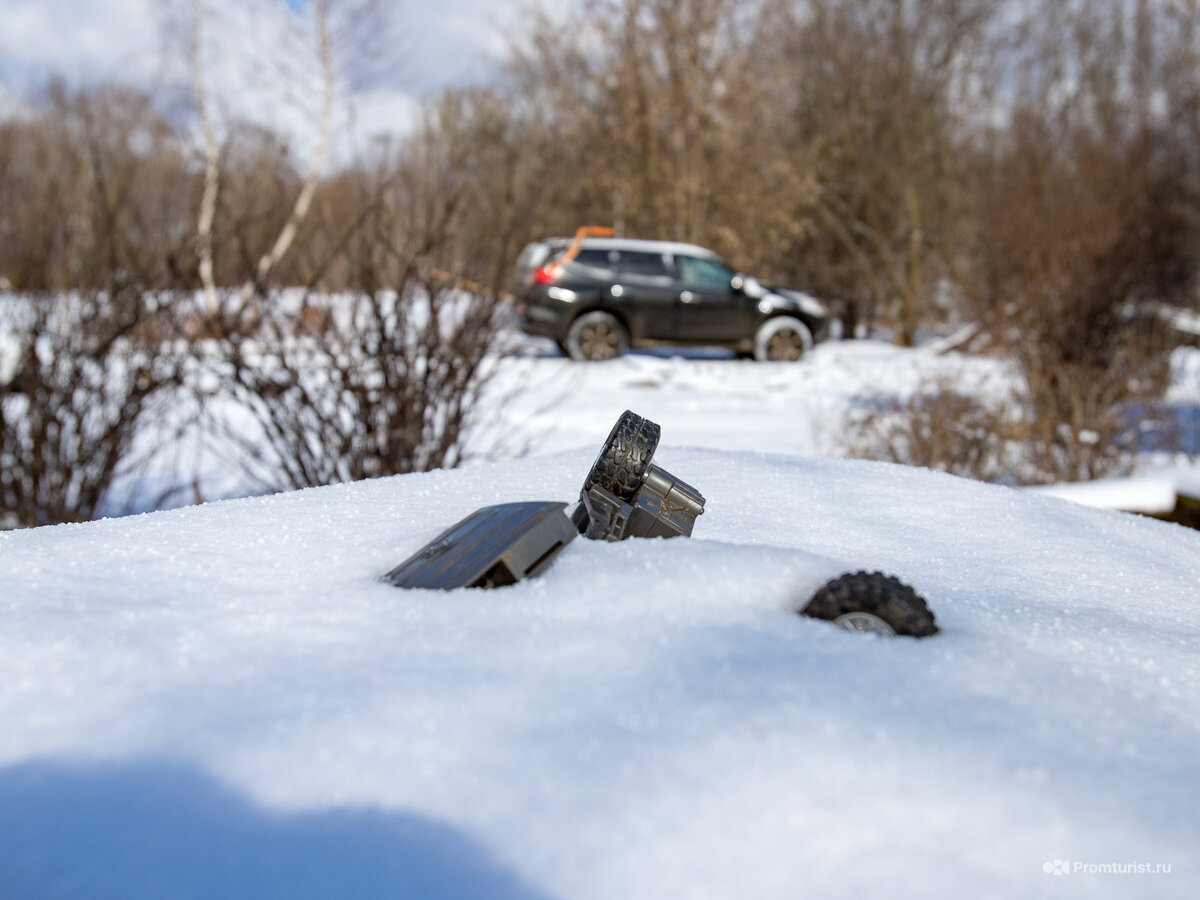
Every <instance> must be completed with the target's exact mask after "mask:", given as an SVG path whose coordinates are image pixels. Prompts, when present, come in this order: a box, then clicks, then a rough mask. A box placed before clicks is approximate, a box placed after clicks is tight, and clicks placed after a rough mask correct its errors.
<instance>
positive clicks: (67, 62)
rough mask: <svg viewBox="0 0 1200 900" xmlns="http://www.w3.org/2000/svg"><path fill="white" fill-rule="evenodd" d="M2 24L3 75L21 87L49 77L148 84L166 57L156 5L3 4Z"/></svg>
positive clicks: (2, 0)
mask: <svg viewBox="0 0 1200 900" xmlns="http://www.w3.org/2000/svg"><path fill="white" fill-rule="evenodd" d="M0 22H3V27H2V28H0V73H2V74H3V76H4V77H5V79H6V80H7V81H8V82H9V83H10V84H12V85H15V86H18V87H23V86H25V85H27V84H29V83H36V82H38V81H41V80H43V79H44V78H46V77H48V76H58V77H62V78H65V79H66V80H68V81H70V82H87V81H91V80H95V79H101V78H103V79H117V80H122V81H132V82H135V83H137V82H148V81H151V80H152V79H153V78H154V76H155V73H156V71H157V67H158V65H159V62H160V60H161V57H162V54H161V40H160V33H159V28H158V21H157V16H156V13H155V7H154V5H153V4H152V3H151V2H150V0H105V2H104V3H81V2H79V0H0Z"/></svg>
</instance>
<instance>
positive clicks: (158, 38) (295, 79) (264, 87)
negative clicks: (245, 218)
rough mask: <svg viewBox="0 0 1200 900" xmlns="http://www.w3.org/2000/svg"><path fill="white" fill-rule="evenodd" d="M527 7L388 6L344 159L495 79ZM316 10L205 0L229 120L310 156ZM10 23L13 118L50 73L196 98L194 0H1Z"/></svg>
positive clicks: (513, 1)
mask: <svg viewBox="0 0 1200 900" xmlns="http://www.w3.org/2000/svg"><path fill="white" fill-rule="evenodd" d="M554 2H556V3H562V2H564V0H554ZM297 5H298V6H299V7H300V12H299V13H297V12H295V10H294V9H293V8H292V7H295V6H297ZM521 5H522V0H441V2H438V3H436V4H431V3H424V2H420V0H404V2H402V3H395V4H384V5H383V6H382V9H384V10H386V11H388V12H390V15H391V17H392V18H391V21H388V22H382V23H372V26H375V25H376V24H378V27H373V29H372V31H373V35H372V36H373V38H374V40H373V42H372V46H371V47H370V48H369V50H368V52H369V53H370V55H371V56H372V57H373V59H372V60H371V61H370V62H369V63H367V64H366V67H367V69H369V71H370V72H371V75H372V77H371V78H369V79H368V81H367V83H366V84H361V83H355V84H354V87H353V93H351V92H350V90H349V89H348V88H347V87H346V85H345V83H343V91H342V95H341V96H340V97H339V112H340V121H339V122H338V127H339V130H340V131H341V132H342V133H341V134H339V136H338V139H337V141H336V142H335V146H334V147H332V148H331V152H332V153H333V159H334V162H335V163H336V161H337V160H338V159H345V158H347V156H348V155H350V154H351V153H352V151H353V150H354V149H361V148H363V147H364V146H366V145H367V144H369V143H370V141H371V139H372V136H373V135H377V134H380V133H388V132H390V133H395V132H397V131H403V130H405V129H406V128H408V127H411V125H412V124H413V123H414V122H415V121H416V118H417V115H418V108H419V103H420V100H421V99H422V98H423V97H426V96H429V95H432V94H434V93H436V92H437V91H439V90H440V89H442V88H444V87H446V86H451V85H463V84H468V83H480V82H486V81H487V80H488V79H489V77H490V76H491V75H492V74H493V73H494V72H495V70H496V68H497V66H498V64H499V63H500V61H501V60H502V59H503V58H504V55H505V47H506V39H505V35H506V34H512V33H516V32H517V31H518V30H519V16H520V12H519V11H520V9H521ZM306 9H307V4H306V3H300V4H296V3H291V4H290V5H289V4H288V3H286V2H285V0H206V10H207V14H206V20H205V28H206V30H207V32H208V34H207V39H206V41H205V51H204V59H205V67H206V72H207V77H206V81H207V83H208V85H209V89H210V92H211V94H212V96H213V99H214V109H215V110H216V111H217V117H218V119H219V124H220V125H221V127H222V128H224V127H227V126H228V124H230V123H232V122H234V121H237V120H250V121H253V122H255V123H257V124H261V125H264V126H266V127H270V128H272V129H274V130H277V131H280V132H282V133H284V134H287V135H290V136H291V137H292V138H293V142H294V144H295V150H296V152H297V154H298V155H300V156H302V157H303V156H307V154H308V153H309V152H310V150H311V146H310V145H311V137H312V134H313V123H314V121H315V119H316V115H317V106H318V101H317V98H318V97H319V91H318V89H317V87H316V80H317V75H318V67H317V64H316V57H315V53H314V50H313V42H312V36H311V29H308V30H307V31H306V29H305V27H304V26H305V24H306V21H305V20H306V18H307V16H306V13H305V10H306ZM0 23H3V27H0V115H3V114H5V111H6V109H7V110H9V113H8V114H11V111H12V110H13V109H15V108H16V107H17V104H16V102H15V100H16V98H18V97H20V96H21V95H22V94H23V92H24V91H25V90H26V89H27V88H29V87H32V86H36V85H38V84H40V83H42V82H43V81H45V80H46V79H47V78H49V77H60V78H64V79H65V80H66V81H67V82H68V83H70V84H88V83H94V82H99V81H114V80H115V81H120V82H123V83H127V84H134V85H137V86H141V87H144V88H146V89H147V90H153V91H165V92H167V93H170V92H174V96H175V97H184V98H190V94H191V73H190V70H189V62H188V58H187V50H186V37H185V35H186V33H187V29H188V28H189V26H190V3H188V2H183V0H180V2H177V3H175V4H174V5H171V4H170V0H105V2H103V3H94V2H84V0H0ZM172 29H173V33H171V32H172ZM350 46H351V47H353V46H354V45H353V44H351V45H350ZM339 62H340V64H341V66H342V67H343V71H350V70H352V69H353V70H358V69H359V68H361V67H360V66H359V65H358V64H359V62H360V61H359V60H356V59H342V60H340V61H339ZM5 85H7V88H8V91H7V93H8V97H7V98H6V96H5V94H6V92H5V90H4V86H5Z"/></svg>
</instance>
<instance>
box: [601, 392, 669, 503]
mask: <svg viewBox="0 0 1200 900" xmlns="http://www.w3.org/2000/svg"><path fill="white" fill-rule="evenodd" d="M660 434H661V429H660V428H659V427H658V425H657V423H655V422H651V421H650V420H649V419H643V418H642V417H641V416H639V415H637V414H635V413H632V412H630V411H629V410H626V411H625V412H623V413H621V418H619V419H617V424H616V425H614V426H613V428H612V431H610V432H609V433H608V439H607V440H606V441H605V442H604V446H603V447H602V448H601V450H600V455H599V456H597V457H596V462H595V463H593V465H592V470H591V471H590V472H588V476H587V478H586V479H585V480H584V482H583V489H584V490H585V491H586V490H587V489H588V488H590V487H591V486H592V485H597V486H598V487H602V488H604V490H606V491H609V492H610V493H612V494H613V495H615V496H616V497H617V498H619V499H621V500H625V501H627V502H628V501H630V500H632V499H633V497H634V495H635V494H636V493H637V492H638V489H639V488H640V487H641V486H642V479H643V478H644V477H645V475H646V469H648V468H649V467H650V460H651V459H652V458H653V456H654V451H655V450H656V449H657V448H658V438H659V435H660Z"/></svg>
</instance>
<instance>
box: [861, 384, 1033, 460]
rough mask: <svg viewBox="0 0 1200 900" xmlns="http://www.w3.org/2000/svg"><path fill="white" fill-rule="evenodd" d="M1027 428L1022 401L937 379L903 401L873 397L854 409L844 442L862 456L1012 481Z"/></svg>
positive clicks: (1021, 455) (1021, 452) (1021, 454)
mask: <svg viewBox="0 0 1200 900" xmlns="http://www.w3.org/2000/svg"><path fill="white" fill-rule="evenodd" d="M1026 432H1027V426H1026V423H1025V422H1024V421H1023V420H1022V409H1021V407H1020V406H1014V405H1013V404H1012V403H1005V402H1000V401H988V400H984V399H982V398H980V397H977V396H972V395H971V394H967V393H964V392H962V391H960V390H958V389H957V388H955V387H954V386H953V385H952V384H951V383H950V382H949V381H948V380H946V379H936V380H933V381H930V382H927V383H925V384H923V385H921V386H920V387H919V388H918V389H917V390H916V391H914V392H913V394H912V395H911V396H910V397H909V398H908V399H907V400H899V399H896V400H893V399H882V400H876V401H874V402H867V403H864V404H862V405H861V406H860V407H859V408H858V409H856V410H854V411H852V412H851V413H850V415H849V416H848V418H847V422H846V446H847V449H848V450H849V451H850V453H851V455H852V456H856V457H859V458H863V459H877V460H883V461H886V462H894V463H901V464H903V465H909V466H921V467H923V468H927V469H934V470H936V471H939V472H949V473H950V474H952V475H961V476H964V477H966V478H974V479H977V480H980V481H992V482H1000V483H1014V482H1016V481H1018V480H1020V479H1021V476H1022V470H1023V469H1024V466H1023V462H1022V458H1023V456H1024V453H1023V447H1022V442H1023V440H1024V438H1025V437H1026Z"/></svg>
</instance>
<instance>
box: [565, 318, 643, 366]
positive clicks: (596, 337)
mask: <svg viewBox="0 0 1200 900" xmlns="http://www.w3.org/2000/svg"><path fill="white" fill-rule="evenodd" d="M563 343H564V344H565V345H566V349H567V355H568V356H569V357H571V359H576V360H591V361H597V360H602V359H616V358H617V357H618V356H620V355H621V354H622V353H624V352H625V351H626V350H628V349H629V332H628V331H626V330H625V326H624V325H622V324H621V323H620V322H619V321H617V317H616V316H614V315H613V314H612V313H606V312H602V311H600V310H597V311H595V312H590V313H584V314H583V315H582V316H580V317H579V318H578V319H576V320H575V321H574V322H572V323H571V327H570V329H568V331H567V339H566V340H565V341H564V342H563Z"/></svg>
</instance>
